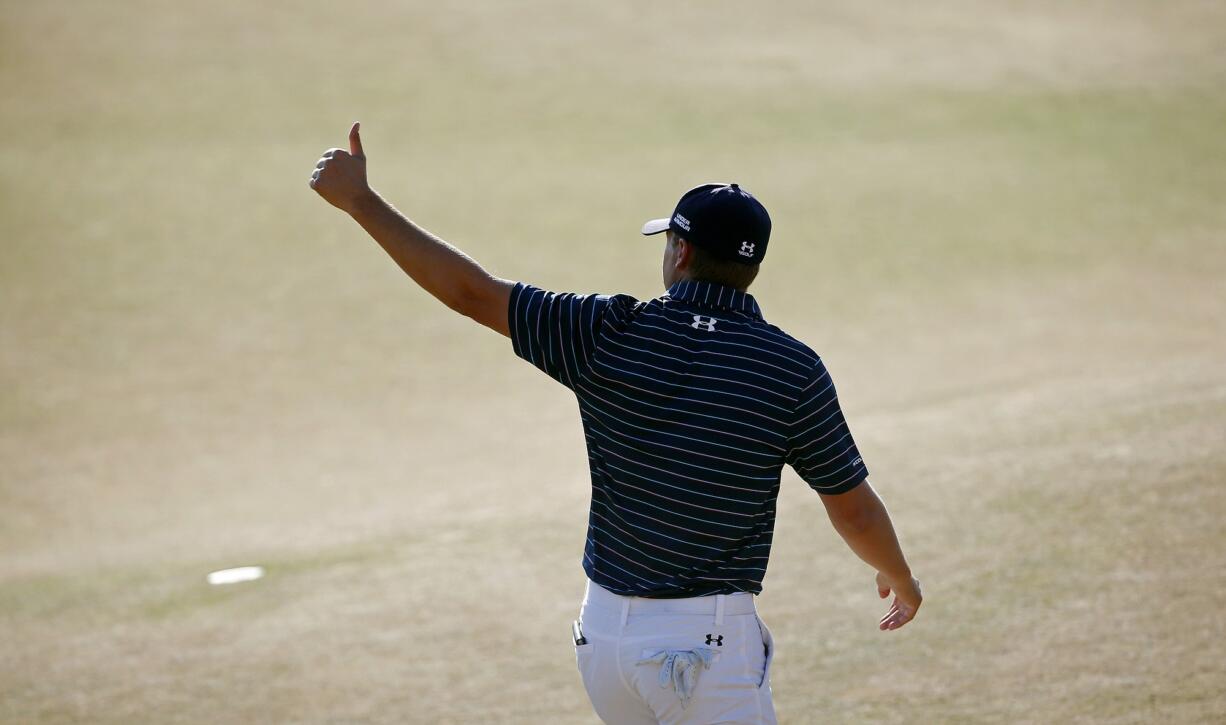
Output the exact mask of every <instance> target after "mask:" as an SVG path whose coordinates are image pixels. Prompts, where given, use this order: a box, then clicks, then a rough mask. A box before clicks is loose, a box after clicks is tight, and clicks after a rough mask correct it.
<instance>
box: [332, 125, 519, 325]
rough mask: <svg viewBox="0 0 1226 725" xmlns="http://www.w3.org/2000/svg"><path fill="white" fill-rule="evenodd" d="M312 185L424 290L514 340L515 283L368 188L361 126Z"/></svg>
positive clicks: (334, 154)
mask: <svg viewBox="0 0 1226 725" xmlns="http://www.w3.org/2000/svg"><path fill="white" fill-rule="evenodd" d="M310 186H311V188H312V189H314V190H315V191H316V193H318V194H319V195H320V196H322V197H323V198H324V200H325V201H327V202H328V203H330V204H332V205H333V206H335V207H336V208H338V209H340V210H341V211H343V212H345V213H347V214H349V216H351V217H353V219H354V221H356V222H357V223H358V224H360V225H361V226H362V228H363V229H365V230H366V232H367V233H368V234H370V236H371V237H373V238H374V240H375V241H376V242H378V243H379V246H381V247H383V249H384V251H386V252H387V253H388V255H389V256H391V258H392V259H393V260H394V261H395V262H396V264H398V265H400V268H401V269H403V270H404V271H405V273H406V274H408V275H409V276H410V277H412V278H413V281H414V282H416V283H417V284H418V285H420V286H421V288H422V289H424V290H425V291H427V292H429V293H430V294H431V295H433V296H434V297H435V298H437V299H438V300H439V301H440V302H442V303H443V304H445V305H447V306H448V307H450V308H451V309H453V310H455V311H456V312H459V313H460V314H462V315H465V316H467V317H471V318H472V319H474V320H476V321H477V322H480V323H481V324H483V325H485V326H486V327H488V328H490V329H491V330H494V331H495V332H499V333H501V334H503V335H506V336H510V329H509V327H508V323H507V308H508V305H509V303H510V298H511V290H512V289H513V288H514V286H515V284H514V283H513V282H510V281H507V280H504V279H499V278H497V277H495V276H493V275H491V274H490V273H489V272H486V271H485V269H483V268H482V267H481V265H480V264H477V262H476V261H475V260H474V259H473V258H472V257H469V256H468V255H467V254H465V253H464V252H462V251H460V250H459V249H456V248H455V247H453V246H452V245H450V244H448V243H447V242H446V241H444V240H442V239H440V238H438V237H436V236H435V235H433V234H431V233H430V232H428V231H426V230H425V229H423V228H421V227H420V226H418V225H417V224H415V223H414V222H413V221H412V220H411V219H409V218H408V217H406V216H404V215H403V214H401V213H400V212H399V211H397V210H396V208H395V207H393V206H392V205H391V204H389V203H388V202H387V201H385V200H384V199H383V197H381V196H379V194H378V193H376V192H375V191H374V190H373V189H371V188H370V184H369V183H368V182H367V180H366V154H365V153H364V152H363V150H362V138H361V136H360V135H359V126H358V124H356V123H355V124H353V128H351V129H350V130H349V151H348V152H346V151H345V150H344V149H331V150H329V151H326V152H324V155H323V157H322V158H320V160H319V163H318V164H317V165H316V167H315V171H314V173H312V174H311V181H310Z"/></svg>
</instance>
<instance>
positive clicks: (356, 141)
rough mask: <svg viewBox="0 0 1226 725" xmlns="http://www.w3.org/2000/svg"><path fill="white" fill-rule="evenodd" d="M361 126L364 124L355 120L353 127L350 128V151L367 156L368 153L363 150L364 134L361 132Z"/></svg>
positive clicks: (352, 153) (355, 154)
mask: <svg viewBox="0 0 1226 725" xmlns="http://www.w3.org/2000/svg"><path fill="white" fill-rule="evenodd" d="M361 128H362V124H361V123H359V122H357V121H354V122H353V128H351V129H349V153H350V154H351V155H353V156H361V157H362V158H366V154H365V153H364V152H363V151H362V135H361V133H360V132H359V131H360V129H361Z"/></svg>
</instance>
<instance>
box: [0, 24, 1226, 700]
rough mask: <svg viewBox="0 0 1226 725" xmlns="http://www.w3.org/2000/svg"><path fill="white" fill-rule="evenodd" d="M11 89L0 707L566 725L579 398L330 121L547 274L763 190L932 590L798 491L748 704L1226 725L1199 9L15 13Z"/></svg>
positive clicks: (627, 277) (1223, 422)
mask: <svg viewBox="0 0 1226 725" xmlns="http://www.w3.org/2000/svg"><path fill="white" fill-rule="evenodd" d="M0 90H2V91H3V98H4V101H3V105H2V106H0V161H2V163H0V244H2V245H3V255H0V721H3V722H12V723H62V722H65V723H66V722H90V723H139V722H149V723H154V722H156V723H199V722H227V723H268V722H279V723H290V722H301V723H317V722H328V723H367V722H369V723H384V722H387V723H392V722H421V723H474V722H500V723H501V722H506V723H555V722H556V723H572V722H573V723H593V722H595V718H594V716H593V715H592V714H591V711H590V707H589V705H588V703H587V700H586V697H585V695H584V692H583V689H582V685H581V684H580V681H579V678H578V674H577V672H576V671H575V666H574V659H573V652H572V648H571V644H570V640H569V639H568V637H569V626H570V621H571V619H572V618H573V617H574V616H575V614H576V612H577V610H578V604H579V599H580V597H581V595H582V591H583V573H582V570H581V568H580V557H581V548H582V542H583V539H584V532H585V522H586V511H587V500H588V499H587V497H588V491H589V487H588V481H587V470H586V458H585V454H584V448H583V436H582V433H581V431H580V428H579V421H578V416H577V414H576V408H575V403H574V401H573V399H572V398H571V396H570V393H569V392H568V391H566V390H565V389H564V388H562V387H561V386H558V385H557V384H555V383H553V382H552V381H550V380H549V379H548V378H546V377H545V376H543V375H541V374H539V373H538V372H537V371H535V370H533V369H532V368H531V367H530V366H529V365H527V364H525V363H523V362H522V361H519V360H518V359H516V358H515V357H514V355H513V354H512V353H511V348H510V345H509V343H507V342H506V341H505V340H504V339H503V338H501V337H499V336H497V335H495V334H493V333H490V332H489V331H487V330H485V329H484V328H480V327H478V326H476V325H474V324H472V323H471V322H470V321H468V320H466V319H462V318H460V317H458V316H456V315H454V314H453V313H451V312H449V311H448V310H446V309H445V308H443V307H442V306H441V305H439V304H437V303H436V302H434V301H433V300H432V299H431V298H429V297H427V296H426V295H425V294H424V293H423V292H421V291H420V290H418V289H417V288H416V287H415V286H414V285H413V284H412V283H411V281H410V280H408V278H406V277H404V276H403V274H402V273H401V272H400V271H399V270H398V269H397V268H396V267H395V265H394V264H393V263H391V262H390V261H389V260H388V259H386V258H385V257H384V255H383V253H382V252H381V251H380V250H379V249H378V247H377V246H376V245H375V244H374V243H373V242H371V241H370V240H369V239H367V238H366V237H365V235H364V234H363V233H362V232H361V230H360V229H359V228H358V227H357V225H356V224H354V223H353V222H352V221H350V220H349V219H347V218H346V217H344V216H342V215H341V214H340V213H339V212H336V211H335V210H334V209H332V208H331V207H329V206H328V205H327V204H325V203H324V202H323V201H322V200H320V199H319V198H317V197H316V195H315V194H314V193H313V192H311V191H310V190H309V189H308V188H307V178H308V176H309V175H310V172H311V170H312V169H313V167H314V164H315V162H316V160H317V158H318V157H319V155H320V154H321V153H322V152H323V151H324V150H325V149H327V148H329V147H333V146H344V145H345V133H346V131H347V130H348V128H349V124H350V123H351V122H352V121H354V120H361V121H362V135H363V140H364V142H365V147H366V151H367V155H368V157H369V166H370V176H371V181H372V183H373V184H374V186H375V187H376V188H378V189H379V190H380V191H381V192H382V193H383V194H384V195H385V196H387V197H388V198H389V199H390V200H392V201H393V203H395V204H397V205H398V206H399V207H400V208H401V209H402V210H403V211H405V212H406V213H407V214H409V215H410V216H412V217H413V218H414V219H415V220H417V221H419V222H420V223H422V224H424V225H425V226H427V227H428V228H430V229H431V230H433V231H435V232H436V233H438V234H440V235H442V236H443V237H444V238H446V239H448V240H450V241H452V242H453V243H455V244H457V245H458V246H460V247H461V248H463V249H464V250H466V251H467V252H469V253H470V254H471V255H473V256H474V257H476V258H477V259H478V260H479V261H481V262H482V263H483V264H485V265H486V266H487V267H488V268H489V269H490V270H491V271H492V272H493V273H495V274H498V275H499V276H502V277H506V278H511V279H517V280H524V281H528V282H532V283H534V284H537V285H540V286H543V287H547V288H550V289H555V290H559V291H580V292H592V291H595V292H608V293H613V292H623V293H629V294H633V295H635V296H638V297H640V298H647V297H653V296H656V295H659V294H661V293H662V291H663V290H662V287H661V282H660V256H661V252H662V243H661V242H660V241H659V240H658V239H656V238H651V239H644V238H642V237H640V236H639V234H638V229H639V226H640V224H641V223H642V222H643V221H644V220H645V219H648V218H651V217H657V216H662V215H665V214H667V213H668V212H669V211H670V210H671V209H672V206H673V204H674V203H675V201H676V198H677V197H678V196H679V195H680V193H681V192H682V191H684V190H685V189H687V188H689V187H690V186H693V185H695V184H698V183H702V182H706V181H711V180H722V181H737V182H739V183H740V184H741V185H743V186H744V187H746V188H747V189H750V190H752V191H753V192H754V193H755V194H756V195H757V196H758V197H759V198H760V199H762V200H763V202H764V203H765V204H766V206H767V207H768V208H769V209H770V211H771V214H772V216H773V218H774V222H775V227H774V234H773V237H772V244H771V254H770V255H769V257H768V259H767V260H766V263H765V264H764V266H763V271H762V274H761V275H760V276H759V278H758V281H757V282H756V283H755V285H754V288H753V290H752V291H753V292H754V294H755V295H756V297H757V299H758V300H759V302H760V303H761V304H762V307H763V309H764V312H765V315H766V317H767V319H768V320H769V321H771V322H773V323H774V324H776V325H779V326H780V327H782V328H784V329H785V330H788V331H789V332H791V333H792V334H794V335H795V336H797V337H799V338H800V339H802V340H804V341H806V342H807V343H808V344H809V345H811V346H812V347H813V348H814V349H816V350H817V351H818V352H819V353H820V354H821V355H822V356H823V357H824V359H825V360H826V363H827V365H828V366H829V367H830V369H831V370H832V372H833V374H834V376H835V379H836V380H837V381H838V383H839V389H840V395H841V398H842V402H843V406H844V410H845V411H846V414H847V416H848V419H849V421H850V422H851V425H852V429H853V430H854V431H855V432H856V437H857V440H858V442H859V444H860V448H861V451H862V452H863V453H864V455H865V458H866V460H867V461H868V463H869V466H870V468H871V469H872V471H873V483H874V485H875V486H876V487H877V488H878V490H879V491H881V492H882V494H883V497H884V498H885V500H886V501H887V503H888V504H889V505H890V507H891V510H892V512H893V516H894V520H895V524H896V526H897V527H898V529H899V531H900V534H901V537H902V539H903V543H904V546H905V548H906V549H907V551H908V554H909V557H910V558H911V561H912V565H913V567H914V569H915V571H916V573H917V575H918V576H919V577H920V578H921V580H922V581H923V582H924V586H925V593H926V596H927V599H926V601H925V606H924V609H923V610H922V611H921V613H920V616H919V618H918V619H917V620H916V621H915V622H914V623H913V624H911V625H909V626H908V627H907V628H906V629H904V630H902V631H901V632H897V633H893V634H890V635H884V634H882V633H879V632H877V631H876V626H875V625H876V621H877V618H878V617H879V616H880V615H881V614H882V613H883V612H884V607H883V606H882V605H881V603H880V602H879V601H878V600H877V598H876V594H875V591H874V587H873V581H872V572H871V571H869V570H868V569H867V568H866V567H865V566H864V565H862V564H861V563H860V562H859V561H858V560H857V559H856V558H855V557H854V556H853V555H852V554H851V553H850V552H849V551H848V550H847V549H846V548H845V547H844V545H843V544H842V542H841V541H840V540H839V539H838V537H837V536H836V535H835V534H834V533H833V531H832V530H831V528H830V526H829V524H828V523H827V521H826V519H825V515H824V513H823V510H822V507H821V504H820V502H819V501H818V498H817V496H816V495H815V494H813V493H812V492H811V491H810V490H808V488H807V487H806V486H804V484H803V483H802V482H800V480H799V479H798V478H796V476H795V475H794V474H793V473H792V472H791V471H790V470H789V471H786V472H785V480H784V485H783V493H782V495H781V498H782V500H781V502H780V507H779V509H780V515H779V522H778V527H777V536H776V537H775V541H776V543H775V547H774V552H773V557H772V561H771V568H770V572H769V574H768V576H767V578H766V581H765V592H764V593H763V594H762V596H761V597H760V598H759V607H760V610H761V611H762V614H763V617H764V618H765V619H766V621H767V622H769V623H770V624H771V626H772V629H773V630H774V633H775V637H776V640H777V641H778V643H779V650H778V656H777V659H776V665H775V668H774V671H773V676H772V679H773V683H774V692H775V701H776V707H777V710H778V713H779V716H780V720H781V721H782V722H785V723H809V722H819V721H820V722H837V723H859V722H875V723H903V722H907V723H911V722H921V723H981V722H983V723H991V722H1009V723H1015V722H1034V723H1055V722H1129V723H1153V722H1221V721H1222V720H1223V719H1226V696H1223V694H1222V692H1223V691H1222V682H1223V681H1224V680H1226V666H1224V665H1223V664H1222V663H1223V659H1224V657H1223V656H1224V655H1226V647H1224V646H1223V644H1222V641H1223V635H1224V634H1226V615H1223V612H1222V609H1221V602H1222V592H1223V587H1224V586H1226V559H1224V558H1223V555H1222V551H1223V545H1224V544H1226V523H1224V522H1226V516H1224V514H1226V494H1224V493H1223V485H1222V484H1223V475H1224V474H1226V445H1224V443H1226V369H1224V366H1223V362H1224V356H1226V341H1224V337H1223V330H1224V324H1223V323H1224V306H1223V285H1222V279H1223V275H1224V274H1226V204H1224V203H1223V200H1224V199H1226V133H1224V132H1223V129H1226V5H1223V4H1222V3H1219V2H1212V1H1197V0H1173V1H1172V2H1152V1H1151V2H1142V1H1139V0H1120V1H1117V2H1081V3H1064V2H1054V1H1042V2H1028V3H1018V2H1004V1H993V2H971V1H970V0H962V1H945V0H941V1H939V2H930V3H919V4H916V3H905V2H882V3H858V2H851V1H850V0H848V1H832V0H825V1H823V2H783V3H772V4H769V5H751V4H746V3H733V2H725V1H723V0H714V1H708V2H701V3H699V2H676V3H654V2H642V1H639V0H632V1H626V2H617V3H590V2H561V1H557V0H527V1H525V2H519V3H499V2H490V1H478V0H470V1H466V2H452V3H423V2H416V1H412V2H400V3H393V2H354V3H336V2H317V1H315V0H302V1H299V2H285V1H283V0H273V1H270V2H262V3H249V2H237V1H235V0H220V1H218V2H210V3H195V4H192V3H168V2H154V1H153V0H130V1H127V2H122V3H115V2H97V1H93V0H72V1H68V0H42V1H40V2H16V1H14V0H2V1H0ZM242 565H260V566H263V567H265V569H266V572H267V575H266V576H265V578H263V579H261V580H259V581H255V582H249V583H245V584H236V585H230V586H220V587H213V586H210V585H209V584H207V583H206V581H205V575H206V574H207V573H208V572H210V571H213V570H216V569H222V568H227V567H234V566H242Z"/></svg>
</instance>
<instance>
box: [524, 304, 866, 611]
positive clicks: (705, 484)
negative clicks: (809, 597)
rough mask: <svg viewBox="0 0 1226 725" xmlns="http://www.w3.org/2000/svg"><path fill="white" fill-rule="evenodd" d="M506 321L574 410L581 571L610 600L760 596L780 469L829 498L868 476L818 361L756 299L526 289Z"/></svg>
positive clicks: (528, 357) (529, 357)
mask: <svg viewBox="0 0 1226 725" xmlns="http://www.w3.org/2000/svg"><path fill="white" fill-rule="evenodd" d="M508 315H509V322H510V333H511V342H512V345H513V347H514V350H515V354H516V355H518V356H520V357H522V358H524V359H525V360H527V361H528V362H530V363H532V364H533V365H535V366H536V367H538V368H540V369H541V370H542V371H544V372H545V373H547V374H548V375H549V376H550V377H552V378H553V379H555V380H557V381H558V382H560V383H562V384H563V385H565V386H566V387H568V388H570V389H571V390H572V391H574V393H575V396H576V397H577V398H578V400H579V417H580V419H581V420H582V422H583V431H584V435H585V437H586V438H587V451H588V461H589V466H590V469H591V477H592V506H591V512H590V515H589V518H588V536H587V544H586V546H585V548H584V552H583V568H584V571H586V572H587V575H588V577H589V578H590V579H591V580H592V581H594V582H596V583H597V584H599V585H600V586H602V587H604V588H605V589H608V590H609V591H612V592H615V593H617V594H623V595H630V596H641V597H692V596H702V595H707V594H731V593H733V592H753V593H755V594H756V593H758V592H760V591H762V578H763V576H765V574H766V562H767V556H768V555H769V554H770V547H771V538H772V535H773V533H774V529H775V500H776V498H777V496H778V494H779V476H780V473H781V471H782V470H783V466H784V464H787V465H790V466H792V468H793V469H795V470H796V472H797V473H798V474H799V475H800V476H801V478H803V479H804V480H805V481H806V482H808V484H809V485H810V486H812V487H813V488H814V489H815V490H817V491H819V492H821V493H827V494H837V493H843V492H845V491H849V490H851V489H852V488H854V487H855V486H856V485H858V484H859V483H860V482H861V481H863V480H864V479H865V477H866V476H867V475H868V470H867V469H866V468H865V466H864V462H863V461H862V460H861V458H860V453H859V452H858V451H857V450H856V444H855V442H854V441H853V440H852V437H851V432H850V431H849V430H848V428H847V423H846V421H844V419H843V413H842V411H841V409H840V408H839V402H838V397H837V396H836V394H835V389H834V384H833V383H832V382H831V380H830V375H829V373H827V372H826V368H825V366H824V365H823V364H822V361H821V358H819V357H818V356H817V355H816V354H815V353H814V352H813V351H812V350H810V349H809V348H808V347H806V346H805V345H804V344H803V343H800V342H798V341H797V340H795V339H794V338H792V337H790V336H789V335H787V334H786V333H784V332H783V331H782V330H780V329H779V328H777V327H775V326H774V325H771V324H768V323H767V322H766V321H765V320H763V319H762V312H761V310H760V309H759V308H758V303H757V302H756V301H754V298H753V297H752V296H751V295H749V294H747V293H744V292H740V291H738V290H735V289H732V288H730V287H722V286H719V285H715V284H711V283H708V282H698V281H689V280H687V281H682V282H678V283H676V284H674V285H673V286H672V287H671V288H670V289H669V290H668V294H666V295H664V296H663V297H660V298H657V299H654V300H650V301H646V302H640V301H639V300H636V299H634V298H633V297H630V296H627V295H614V296H606V295H576V294H570V293H554V292H547V291H545V290H542V289H538V288H536V287H533V286H531V285H526V284H522V283H521V284H517V285H515V289H514V290H513V291H512V292H511V301H510V305H509V310H508Z"/></svg>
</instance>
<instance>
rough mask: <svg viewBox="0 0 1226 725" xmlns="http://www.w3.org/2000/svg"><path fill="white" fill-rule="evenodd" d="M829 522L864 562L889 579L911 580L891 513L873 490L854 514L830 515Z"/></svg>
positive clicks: (909, 570)
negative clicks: (851, 515)
mask: <svg viewBox="0 0 1226 725" xmlns="http://www.w3.org/2000/svg"><path fill="white" fill-rule="evenodd" d="M830 522H831V523H832V524H834V528H835V530H836V531H838V532H839V535H840V536H842V537H843V540H844V541H846V542H847V545H848V546H849V547H851V550H852V551H853V552H855V554H856V556H858V557H860V558H861V559H863V560H864V563H866V564H868V565H869V566H871V567H873V568H874V569H876V570H877V571H879V572H882V573H884V574H885V575H886V576H889V577H891V578H894V577H897V578H906V579H910V577H911V569H910V567H909V566H908V565H907V559H906V557H904V556H903V553H902V547H901V546H900V545H899V543H898V536H897V534H895V533H894V524H893V522H891V521H890V513H889V511H887V510H886V508H885V504H884V503H883V502H882V501H881V499H880V498H879V497H878V496H877V494H876V493H875V492H874V493H872V494H871V498H870V499H869V502H868V505H867V506H865V507H864V508H863V510H862V511H861V512H860V513H859V514H858V515H857V516H856V517H854V518H850V519H843V518H836V517H834V516H831V518H830Z"/></svg>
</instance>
